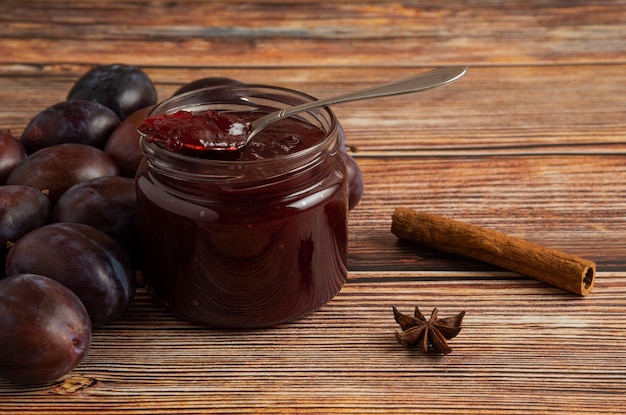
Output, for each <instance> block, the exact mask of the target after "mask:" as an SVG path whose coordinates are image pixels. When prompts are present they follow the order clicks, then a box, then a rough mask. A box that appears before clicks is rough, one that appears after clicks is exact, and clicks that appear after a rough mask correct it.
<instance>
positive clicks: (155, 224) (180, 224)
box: [136, 85, 348, 328]
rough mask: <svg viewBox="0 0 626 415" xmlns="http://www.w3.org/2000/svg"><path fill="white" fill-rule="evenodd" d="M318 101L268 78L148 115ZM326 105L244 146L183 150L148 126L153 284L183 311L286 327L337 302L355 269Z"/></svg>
mask: <svg viewBox="0 0 626 415" xmlns="http://www.w3.org/2000/svg"><path fill="white" fill-rule="evenodd" d="M310 100H312V98H311V97H310V96H308V95H304V94H302V93H299V92H297V91H293V90H288V89H283V88H278V87H268V86H246V85H242V86H226V87H213V88H207V89H201V90H197V91H192V92H189V93H186V94H182V95H178V96H175V97H172V98H170V99H168V100H166V101H164V102H163V103H161V104H160V105H158V106H157V107H155V109H154V110H153V111H152V112H151V113H150V114H149V116H159V115H163V114H173V113H176V112H177V111H180V110H184V111H188V112H191V113H194V114H195V113H198V114H200V113H203V112H206V111H208V110H214V111H219V112H221V113H230V114H233V113H235V114H237V115H241V116H242V117H243V118H245V117H250V116H253V118H255V117H257V116H260V115H262V114H259V113H267V112H271V111H274V110H276V109H281V108H285V107H288V106H292V105H297V104H300V103H303V102H307V101H310ZM341 140H342V136H341V134H340V127H339V125H338V122H337V119H336V117H335V116H334V114H333V113H332V112H331V111H330V110H329V109H327V108H322V109H318V110H314V111H311V112H307V113H302V114H299V115H297V116H294V117H290V118H287V119H285V120H281V121H278V122H276V123H274V124H272V125H270V126H269V127H268V128H267V129H266V130H264V131H263V132H261V133H260V134H259V135H258V136H256V137H255V138H253V140H252V141H251V142H250V143H249V144H248V145H246V146H245V147H244V148H242V149H240V150H236V151H228V150H224V151H217V150H213V151H208V152H203V153H202V154H183V153H179V152H173V151H170V150H169V149H168V148H166V147H164V146H163V145H162V144H160V143H159V142H158V141H154V140H151V137H150V136H148V135H142V137H141V146H142V149H143V151H144V153H145V155H146V161H145V162H144V163H143V165H142V166H141V167H140V169H139V171H138V174H137V178H136V184H137V194H138V205H139V219H140V228H141V235H142V249H143V252H144V268H143V274H144V278H145V281H146V286H147V289H148V291H149V292H150V293H151V295H152V296H153V297H155V298H156V299H157V300H158V301H159V302H160V303H162V304H163V305H164V306H165V307H166V308H167V309H169V310H170V311H171V312H172V313H174V314H176V315H178V316H181V317H183V318H185V319H187V320H191V321H194V322H198V323H203V324H207V325H211V326H215V327H223V328H252V327H263V326H270V325H275V324H278V323H284V322H288V321H292V320H294V319H297V318H300V317H303V316H305V315H307V314H309V313H311V312H313V311H315V310H317V309H319V308H320V307H321V306H323V305H324V304H326V303H327V302H328V301H329V300H331V299H332V298H333V297H334V296H335V295H336V294H337V293H338V292H339V290H340V289H341V287H342V286H343V284H344V283H345V281H346V278H347V266H346V265H347V227H348V224H347V215H348V177H347V172H346V166H345V163H344V160H343V159H342V156H341V154H340V150H341V146H342V142H341Z"/></svg>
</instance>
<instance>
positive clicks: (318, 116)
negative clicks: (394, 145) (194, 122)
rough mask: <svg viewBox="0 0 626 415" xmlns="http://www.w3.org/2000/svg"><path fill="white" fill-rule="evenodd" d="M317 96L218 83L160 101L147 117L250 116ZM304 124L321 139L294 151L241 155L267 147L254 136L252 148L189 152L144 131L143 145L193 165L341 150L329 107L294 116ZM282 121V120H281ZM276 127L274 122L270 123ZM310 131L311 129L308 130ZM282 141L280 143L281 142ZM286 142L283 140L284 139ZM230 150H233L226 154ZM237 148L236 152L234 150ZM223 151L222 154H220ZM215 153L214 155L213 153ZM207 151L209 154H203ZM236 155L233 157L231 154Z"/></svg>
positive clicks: (283, 158) (255, 161) (251, 162)
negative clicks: (213, 113) (182, 113)
mask: <svg viewBox="0 0 626 415" xmlns="http://www.w3.org/2000/svg"><path fill="white" fill-rule="evenodd" d="M312 100H315V98H313V97H312V96H310V95H307V94H304V93H301V92H298V91H293V90H290V89H287V88H281V87H273V86H266V85H245V84H244V85H236V86H233V85H227V86H214V87H209V88H203V89H199V90H194V91H190V92H186V93H184V94H180V95H177V96H174V97H171V98H169V99H167V100H165V101H163V102H162V103H160V104H159V105H157V106H156V107H155V108H154V109H153V110H152V111H151V112H150V113H149V114H148V116H147V117H154V116H160V115H171V114H174V113H176V112H178V111H187V112H190V113H194V114H201V113H206V112H207V111H210V110H212V111H217V112H220V113H224V114H233V113H237V114H241V115H242V116H246V117H253V118H252V119H254V118H256V117H257V116H259V117H260V116H262V115H264V114H266V113H269V112H273V111H276V110H280V109H284V108H287V107H290V106H293V105H298V104H301V103H305V102H310V101H312ZM290 118H291V119H292V121H293V120H295V121H296V122H298V123H301V124H302V125H307V126H310V127H311V128H316V129H318V130H319V134H321V136H322V137H321V139H319V140H317V141H315V142H312V143H310V144H306V145H304V144H302V145H300V147H298V148H295V147H294V150H293V151H291V150H290V149H288V150H283V149H281V150H282V151H284V153H278V152H277V153H275V154H274V153H272V154H271V155H269V156H263V157H252V156H251V158H250V159H244V158H243V157H241V158H237V157H239V156H238V155H237V153H236V152H239V151H248V150H249V151H250V152H252V151H257V150H256V149H254V147H257V148H258V147H263V146H264V144H263V143H260V142H258V141H255V140H257V137H255V138H253V139H252V142H251V143H249V144H248V145H247V146H246V147H249V149H246V148H244V149H241V150H215V151H210V152H207V153H206V154H200V153H199V154H191V155H190V154H185V153H180V152H176V151H170V150H169V149H167V148H165V147H163V146H162V145H160V144H159V143H156V142H151V140H150V139H149V138H150V136H148V135H146V134H141V146H142V149H143V151H144V153H145V154H146V156H147V157H148V158H149V159H151V158H154V157H159V158H166V159H170V160H172V161H175V160H176V161H178V162H181V161H182V162H185V163H190V164H193V165H196V166H198V165H210V166H224V167H226V166H233V165H234V164H236V165H243V166H245V165H259V164H268V163H277V162H289V161H290V160H294V159H302V158H307V157H310V156H311V155H315V154H319V153H320V152H323V151H328V150H329V149H331V151H332V152H335V151H336V150H338V148H339V145H338V144H340V143H336V141H338V140H337V136H338V134H337V130H338V122H337V119H336V117H335V115H334V113H332V111H331V110H330V109H329V108H319V109H315V110H311V111H308V112H303V113H301V114H297V115H295V116H292V117H290ZM280 122H281V121H278V122H277V123H275V124H277V125H278V123H280ZM270 128H272V125H270V127H268V134H269V129H270ZM305 134H307V133H305ZM277 145H278V144H277ZM280 146H283V143H280ZM223 152H228V153H230V154H225V153H223ZM231 152H233V153H231ZM220 153H221V154H220ZM209 154H211V155H209ZM204 155H206V156H207V157H203V156H204ZM231 155H233V157H231Z"/></svg>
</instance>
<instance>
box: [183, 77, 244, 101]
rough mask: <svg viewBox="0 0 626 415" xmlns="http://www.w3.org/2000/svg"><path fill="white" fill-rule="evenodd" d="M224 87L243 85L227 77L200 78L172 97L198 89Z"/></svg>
mask: <svg viewBox="0 0 626 415" xmlns="http://www.w3.org/2000/svg"><path fill="white" fill-rule="evenodd" d="M222 85H241V82H239V81H237V80H235V79H231V78H225V77H207V78H200V79H196V80H194V81H191V82H189V83H187V84H185V85H183V86H181V87H180V88H178V89H177V90H176V91H175V92H174V93H173V94H172V96H175V95H180V94H184V93H185V92H189V91H195V90H196V89H202V88H209V87H212V86H222Z"/></svg>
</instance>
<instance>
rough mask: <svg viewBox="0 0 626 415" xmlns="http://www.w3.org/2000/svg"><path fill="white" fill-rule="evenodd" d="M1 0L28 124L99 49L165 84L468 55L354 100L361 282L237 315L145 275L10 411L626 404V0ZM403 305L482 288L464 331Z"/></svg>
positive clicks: (426, 62) (3, 86)
mask: <svg viewBox="0 0 626 415" xmlns="http://www.w3.org/2000/svg"><path fill="white" fill-rule="evenodd" d="M0 20H1V22H2V24H0V128H10V129H11V130H12V131H13V132H14V133H15V134H18V135H19V133H21V130H22V129H23V128H24V127H25V125H26V123H27V122H28V121H29V120H30V118H32V117H33V116H34V115H35V114H36V113H37V112H38V111H39V110H41V109H43V108H44V107H46V106H48V105H51V104H53V103H56V102H58V101H61V100H63V99H64V98H65V94H66V93H67V91H68V89H69V87H70V86H71V85H72V83H73V82H74V81H75V80H76V79H77V78H78V76H79V75H81V74H82V73H83V72H85V71H86V70H87V69H88V68H90V67H91V66H93V65H95V64H98V63H113V62H122V63H128V64H135V65H140V66H142V67H143V68H144V70H145V71H146V72H147V73H148V74H149V75H150V76H151V77H152V79H153V80H154V81H155V84H156V86H157V89H158V91H159V95H160V98H165V97H167V96H168V94H170V93H171V92H173V91H174V90H175V89H176V88H177V87H178V86H180V85H181V84H183V83H185V82H188V81H190V80H193V79H196V78H200V77H204V76H230V77H234V78H237V79H240V80H243V81H246V82H252V83H257V82H260V83H270V84H278V85H282V86H287V87H292V88H296V89H299V90H302V91H306V92H308V93H311V94H313V95H316V96H320V97H324V96H328V95H330V94H332V93H335V92H340V91H350V90H354V89H357V88H361V87H366V86H369V85H372V84H375V83H378V82H384V81H389V80H393V79H396V78H401V77H404V76H407V75H409V74H412V73H415V72H419V71H422V70H425V69H428V68H431V67H434V66H439V65H458V64H468V65H470V66H471V68H470V71H469V73H468V74H467V76H466V77H465V78H463V79H462V80H461V81H459V82H457V83H455V84H453V85H450V86H447V87H445V88H441V89H437V90H432V91H429V92H426V93H423V94H420V95H414V96H406V97H401V98H389V99H384V100H373V101H369V102H361V103H358V104H357V103H354V104H346V105H344V106H338V107H336V112H337V114H338V116H339V118H340V120H341V122H342V124H343V126H344V128H345V130H346V132H347V135H348V141H349V144H351V145H353V146H355V147H356V148H357V150H358V151H357V152H356V153H355V157H356V158H357V160H358V162H359V164H360V166H361V168H362V170H363V173H364V177H365V196H364V198H363V200H362V202H361V204H360V205H359V206H358V207H357V208H356V209H355V210H354V211H352V212H351V214H350V246H349V250H350V257H349V268H350V276H349V281H348V283H347V284H346V285H345V287H344V289H343V290H342V291H341V293H340V294H339V295H338V296H337V297H336V298H335V299H334V300H332V301H331V302H330V303H329V304H328V305H327V306H326V307H324V308H323V309H322V310H320V311H319V312H317V313H314V314H313V315H310V316H309V317H306V318H304V319H302V320H299V321H296V322H294V323H291V324H285V325H283V326H281V327H276V328H272V329H265V330H254V331H244V332H230V331H218V330H211V329H207V328H204V327H197V326H193V325H191V324H188V323H186V322H183V321H180V320H178V319H176V318H174V317H171V316H170V315H168V314H167V313H166V312H164V311H163V310H162V309H160V308H159V307H157V306H155V304H154V303H153V302H152V300H151V299H150V298H149V297H148V296H147V294H146V293H145V292H144V291H143V290H140V291H139V293H138V295H137V297H136V300H135V302H134V303H133V305H132V306H131V308H130V310H129V311H128V313H127V314H126V315H125V316H124V317H123V318H122V319H121V320H119V321H118V322H116V323H114V324H112V325H110V326H107V327H104V328H100V329H97V330H96V331H95V334H94V339H93V345H92V349H91V351H90V353H89V355H88V356H87V357H86V358H85V360H84V361H83V363H82V364H81V365H80V366H79V367H78V368H77V369H76V370H74V371H73V372H72V373H70V374H69V375H67V376H66V377H65V378H63V379H62V380H60V381H59V382H56V383H54V384H49V385H41V386H37V387H29V388H24V387H16V386H13V385H10V384H8V383H6V382H4V381H0V413H2V414H40V413H45V414H85V413H92V412H94V413H98V414H102V415H104V414H131V413H132V414H192V413H197V414H207V413H228V412H241V413H273V412H279V413H386V414H390V413H428V414H452V413H458V414H477V413H481V414H505V413H506V414H511V413H586V414H591V413H604V414H618V413H623V412H624V403H625V402H626V334H625V329H624V327H626V202H625V199H626V158H625V156H626V2H625V1H587V2H584V1H576V2H574V1H569V0H561V1H548V0H543V1H542V0H533V1H508V2H504V1H478V0H476V1H468V2H446V1H436V0H430V1H419V2H418V1H405V2H380V1H355V0H348V1H343V2H337V4H325V3H323V2H312V1H290V2H283V1H263V2H253V1H243V0H228V1H200V0H197V1H192V0H189V1H185V0H179V1H177V0H163V1H159V0H155V1H149V2H148V1H143V0H138V1H128V0H126V1H118V0H113V1H108V2H102V1H88V0H72V1H69V0H68V1H56V0H48V1H43V0H38V1H35V0H20V1H17V0H3V2H2V3H0ZM396 206H406V207H412V208H415V209H420V210H423V211H427V212H435V213H439V214H442V215H445V216H448V217H451V218H454V219H458V220H463V221H467V222H469V223H473V224H477V225H481V226H485V227H490V228H493V229H497V230H500V231H504V232H507V233H510V234H513V235H515V236H520V237H523V238H526V239H528V240H531V241H533V242H538V243H542V244H544V245H546V246H550V247H554V248H558V249H562V250H564V251H567V252H571V253H575V254H578V255H580V256H584V257H586V258H588V259H591V260H593V261H596V262H597V264H598V276H597V279H596V286H595V289H594V291H593V292H592V293H591V295H590V296H589V297H586V298H579V297H576V296H574V295H570V294H568V293H565V292H562V291H560V290H558V289H555V288H552V287H549V286H546V285H544V284H542V283H540V282H537V281H534V280H531V279H528V278H526V277H524V276H519V275H515V274H512V273H510V272H507V271H505V270H501V269H497V268H495V267H492V266H489V265H486V264H482V263H478V262H475V261H471V260H468V259H464V258H458V257H452V256H449V255H444V254H442V253H439V252H436V251H433V250H429V249H426V248H422V247H417V246H412V245H410V244H407V243H401V242H398V241H397V239H396V238H395V237H394V236H393V235H392V234H391V232H390V223H391V213H392V212H393V209H394V208H395V207H396ZM392 305H395V306H396V307H398V308H399V309H400V311H404V312H410V311H411V310H412V309H413V307H414V306H415V305H419V306H420V308H421V309H422V310H423V311H424V312H425V313H430V309H432V308H433V307H438V308H439V310H440V315H441V316H447V315H453V314H456V313H458V312H459V311H461V310H465V311H466V317H465V320H464V328H463V330H462V331H461V334H460V335H459V336H458V337H457V338H455V339H453V340H452V341H451V346H452V348H453V352H452V353H451V354H450V355H447V356H445V357H436V356H428V355H423V354H420V353H418V352H412V351H407V350H405V349H404V348H402V347H401V346H400V345H399V344H397V343H396V341H395V338H394V331H395V330H396V327H397V326H396V324H395V322H394V321H393V314H392V311H391V306H392ZM0 335H1V333H0ZM0 353H2V351H0Z"/></svg>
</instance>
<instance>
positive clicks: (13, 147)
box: [0, 129, 27, 185]
mask: <svg viewBox="0 0 626 415" xmlns="http://www.w3.org/2000/svg"><path fill="white" fill-rule="evenodd" d="M26 156H27V153H26V149H25V148H24V145H23V144H22V143H21V142H20V141H19V140H17V139H16V138H15V137H14V136H13V134H11V132H10V131H9V130H1V129H0V185H2V184H4V183H6V181H7V177H9V174H11V171H12V170H13V168H14V167H15V166H17V165H18V164H20V162H21V161H22V160H24V159H25V158H26Z"/></svg>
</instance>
